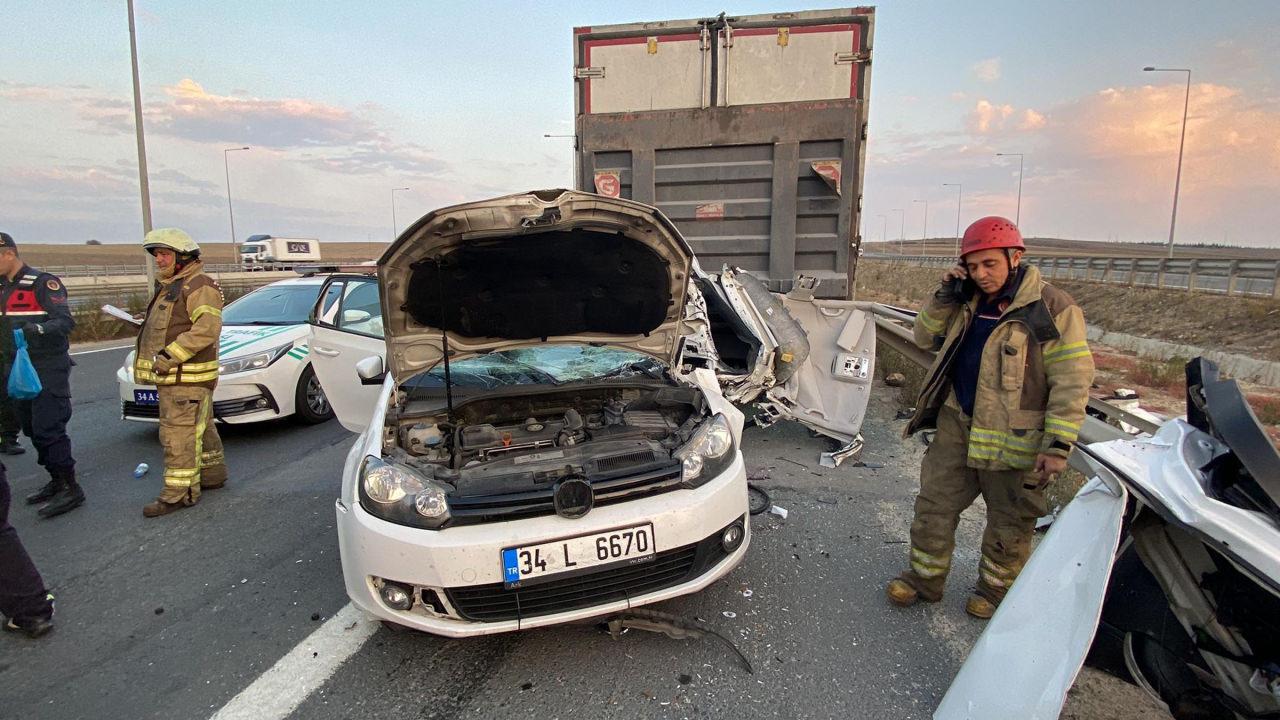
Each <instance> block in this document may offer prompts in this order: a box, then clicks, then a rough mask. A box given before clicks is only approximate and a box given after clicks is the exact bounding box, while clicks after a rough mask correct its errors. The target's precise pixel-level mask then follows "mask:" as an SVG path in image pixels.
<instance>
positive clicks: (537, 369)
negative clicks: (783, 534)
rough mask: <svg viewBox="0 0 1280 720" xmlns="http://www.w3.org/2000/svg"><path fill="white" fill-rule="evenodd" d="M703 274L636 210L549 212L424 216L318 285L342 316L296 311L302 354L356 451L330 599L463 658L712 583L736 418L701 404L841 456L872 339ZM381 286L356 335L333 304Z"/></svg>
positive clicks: (858, 411)
mask: <svg viewBox="0 0 1280 720" xmlns="http://www.w3.org/2000/svg"><path fill="white" fill-rule="evenodd" d="M726 272H727V273H728V274H727V275H726V274H724V273H722V274H721V275H714V276H713V275H706V274H702V273H700V272H699V271H698V270H697V266H696V263H695V262H694V259H693V255H692V252H691V250H690V248H689V246H688V244H687V243H686V242H685V241H684V239H683V238H682V237H681V236H680V234H679V232H678V231H677V230H676V228H675V226H674V225H672V224H671V222H670V221H669V220H667V219H666V218H665V217H664V216H663V215H662V214H661V213H659V212H658V211H657V210H655V209H654V208H652V207H649V206H646V205H642V204H639V203H635V202H631V201H628V200H621V199H611V198H603V197H600V196H597V195H592V194H588V193H582V192H573V191H564V190H550V191H539V192H532V193H526V194H520V195H512V196H508V197H503V198H497V199H494V200H487V201H482V202H475V203H469V204H465V205H458V206H454V207H450V208H445V209H443V210H439V211H436V212H433V213H430V214H428V215H426V216H425V217H423V218H422V219H420V220H419V221H418V222H417V223H415V224H414V225H413V226H412V227H410V228H409V229H408V230H406V231H405V232H404V233H403V234H402V235H401V236H400V238H399V239H398V240H397V241H396V242H395V244H393V245H392V246H391V247H390V248H389V249H388V250H387V252H386V253H385V254H384V255H383V257H382V258H381V260H380V261H379V263H378V277H377V280H376V282H375V280H374V279H372V278H369V277H367V276H360V275H341V274H338V275H334V276H332V277H330V278H329V280H328V281H327V282H328V285H327V287H326V289H325V290H324V291H322V292H321V296H322V297H324V298H329V297H331V296H332V297H336V298H341V300H340V305H339V307H338V308H337V311H336V312H334V313H326V309H327V308H326V307H325V306H324V303H323V302H322V303H317V306H316V309H315V311H313V313H312V319H311V324H312V329H311V330H312V335H311V339H310V345H311V349H312V351H313V353H314V354H315V355H314V358H313V362H314V364H315V368H316V372H317V374H318V376H319V377H320V380H321V382H322V383H323V385H324V387H325V388H327V389H328V390H329V399H330V402H331V403H332V404H333V407H334V410H335V411H336V413H337V416H338V419H339V421H340V422H342V424H343V425H344V426H346V427H347V428H348V429H351V430H352V431H355V432H358V433H360V436H359V438H358V439H357V440H356V442H355V445H354V446H353V447H352V449H351V453H350V454H349V455H348V457H347V462H346V465H345V467H344V469H343V478H342V488H341V491H340V495H339V497H338V500H337V521H338V522H337V524H338V537H339V547H340V551H341V559H342V568H343V575H344V578H345V582H346V587H347V593H348V595H349V596H350V597H351V599H352V601H353V602H354V603H355V604H356V605H357V606H359V607H361V608H362V609H364V610H366V611H367V612H369V613H371V614H373V615H375V616H377V617H379V618H381V619H382V620H384V621H387V622H391V623H395V624H399V625H404V626H409V627H412V628H416V629H419V630H424V631H428V632H432V633H437V634H441V635H447V636H455V637H457V636H469V635H482V634H490V633H495V632H503V631H510V630H518V629H524V628H532V627H539V626H545V625H550V624H555V623H562V622H567V621H574V620H582V619H586V618H593V617H599V616H604V615H612V614H616V613H620V612H625V611H627V610H628V609H630V608H635V607H637V606H641V605H645V604H649V603H653V602H657V601H660V600H665V599H669V598H673V597H677V596H680V595H685V594H688V593H692V592H695V591H698V590H700V589H702V588H705V587H707V586H708V585H710V584H711V583H713V582H715V580H716V579H718V578H720V577H723V576H724V575H725V574H726V573H728V572H729V571H730V570H731V569H733V567H734V566H735V565H737V564H738V563H739V562H740V561H741V560H742V558H743V556H744V554H745V553H746V550H747V545H748V543H749V540H750V537H749V536H750V526H749V523H748V522H747V487H746V472H745V469H744V464H743V458H742V453H741V452H740V450H739V446H740V443H741V441H742V432H743V425H744V414H743V412H742V411H741V410H739V409H738V408H736V407H735V406H734V405H733V403H732V402H731V401H730V399H729V398H728V397H726V392H725V390H723V389H722V383H723V384H724V387H727V388H731V390H732V393H733V394H734V396H735V398H738V399H742V400H743V401H746V400H757V401H759V402H761V403H762V411H761V412H760V413H759V414H758V415H757V417H759V418H760V419H761V420H762V421H763V422H762V423H761V424H768V423H770V422H772V421H773V420H776V419H778V418H779V417H787V418H793V419H796V420H800V421H803V422H805V423H806V424H807V425H809V426H810V427H811V428H814V429H815V430H818V431H821V432H826V433H827V434H829V435H831V437H833V438H835V443H837V444H838V445H839V446H840V449H841V450H843V451H844V452H846V453H847V452H852V451H853V450H854V449H855V448H856V446H857V442H856V440H857V437H858V429H859V427H860V425H861V422H862V417H863V413H864V412H865V409H866V401H867V396H868V393H869V383H870V377H871V364H872V362H873V358H874V352H875V349H874V337H875V335H874V326H873V324H872V322H871V320H870V318H869V317H868V316H867V315H866V314H865V313H863V312H862V311H860V310H857V309H856V308H855V307H854V304H853V303H852V302H851V301H843V300H815V299H814V298H813V295H812V292H811V290H812V288H811V285H810V284H809V283H804V282H802V283H800V284H799V285H798V287H797V289H796V290H795V291H793V292H792V293H791V294H790V295H789V296H787V297H783V296H780V295H773V294H770V293H768V292H767V291H765V292H763V294H757V293H755V291H754V290H753V291H752V293H751V294H748V293H746V291H745V290H744V289H743V288H744V287H745V286H748V285H749V286H752V287H755V286H757V285H759V281H757V280H755V278H754V277H751V276H749V275H747V274H746V273H733V272H732V271H726ZM726 277H727V278H728V282H727V283H726V281H725V278H726ZM735 278H736V280H737V282H736V283H735V282H734V280H735ZM762 287H763V286H762V285H760V286H759V287H757V288H756V290H759V289H761V288H762ZM379 289H380V290H381V309H380V314H379V315H378V316H377V317H374V316H372V314H371V313H372V310H371V309H370V307H369V306H368V305H367V304H363V303H351V304H350V305H349V301H348V300H347V299H348V298H355V297H367V295H366V293H368V292H378V291H379ZM384 328H385V333H384V332H383V329H384ZM713 338H714V339H715V341H714V342H713ZM718 349H719V350H718ZM446 358H447V359H448V360H447V362H446Z"/></svg>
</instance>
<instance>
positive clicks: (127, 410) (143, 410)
mask: <svg viewBox="0 0 1280 720" xmlns="http://www.w3.org/2000/svg"><path fill="white" fill-rule="evenodd" d="M120 412H122V413H124V416H125V417H131V418H146V419H148V420H156V419H159V418H160V406H159V405H139V404H138V403H136V402H130V401H128V400H122V401H121V402H120Z"/></svg>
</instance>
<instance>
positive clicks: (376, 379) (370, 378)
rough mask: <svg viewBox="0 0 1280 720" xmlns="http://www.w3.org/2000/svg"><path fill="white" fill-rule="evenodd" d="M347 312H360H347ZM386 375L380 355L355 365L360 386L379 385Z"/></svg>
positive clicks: (372, 356)
mask: <svg viewBox="0 0 1280 720" xmlns="http://www.w3.org/2000/svg"><path fill="white" fill-rule="evenodd" d="M348 312H362V311H350V310H349V311H348ZM365 314H366V315H367V314H368V313H365ZM386 374H387V370H386V366H385V365H384V364H383V362H382V356H381V355H371V356H369V357H367V358H365V359H363V360H361V361H360V362H358V363H356V375H359V376H360V384H361V385H381V384H382V380H383V378H384V377H385V376H386Z"/></svg>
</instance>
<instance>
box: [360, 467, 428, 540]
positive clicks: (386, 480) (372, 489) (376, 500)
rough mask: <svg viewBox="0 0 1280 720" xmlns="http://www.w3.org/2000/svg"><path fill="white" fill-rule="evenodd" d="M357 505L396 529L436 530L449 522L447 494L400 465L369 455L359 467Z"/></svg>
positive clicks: (424, 478)
mask: <svg viewBox="0 0 1280 720" xmlns="http://www.w3.org/2000/svg"><path fill="white" fill-rule="evenodd" d="M360 505H361V507H363V508H364V509H365V510H366V511H368V512H369V513H370V514H371V515H374V516H377V517H379V518H382V519H383V520H387V521H388V522H393V523H396V524H398V525H409V526H411V527H420V528H426V529H428V530H438V529H439V528H441V527H443V526H444V524H445V523H447V522H449V497H448V490H447V489H446V488H444V487H443V486H441V485H439V484H437V483H435V482H433V481H431V480H430V479H428V478H426V477H423V476H422V475H420V474H419V473H417V472H416V471H414V470H412V469H410V468H407V467H405V466H403V465H395V464H392V463H388V462H385V461H383V460H381V459H379V458H376V457H374V456H372V455H369V456H366V457H365V459H364V463H362V464H361V465H360Z"/></svg>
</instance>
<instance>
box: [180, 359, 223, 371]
mask: <svg viewBox="0 0 1280 720" xmlns="http://www.w3.org/2000/svg"><path fill="white" fill-rule="evenodd" d="M217 369H218V361H217V360H210V361H209V362H201V363H182V372H184V373H191V372H205V371H208V370H217Z"/></svg>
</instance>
